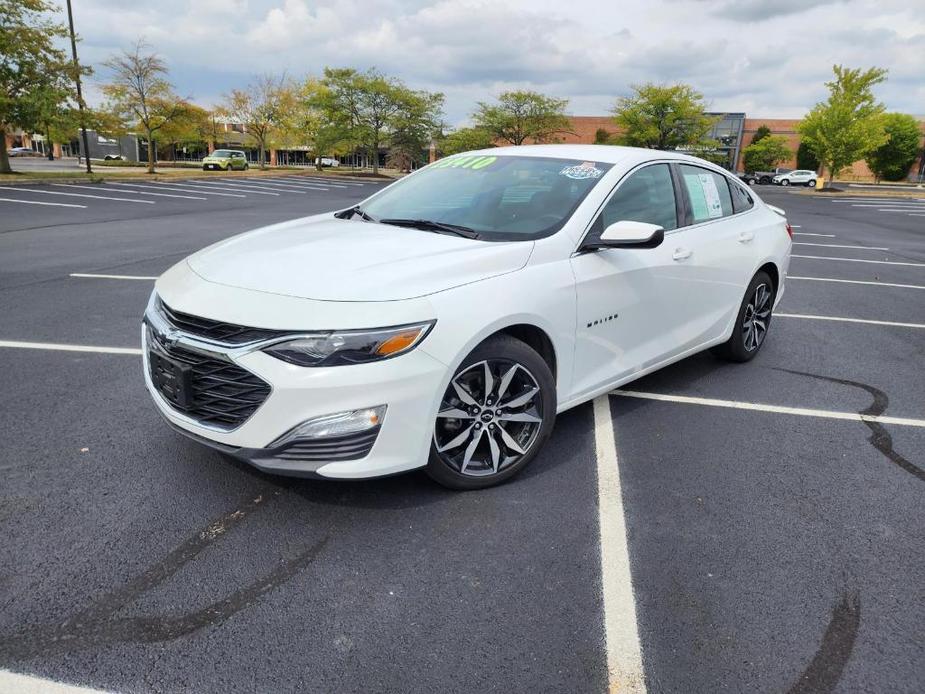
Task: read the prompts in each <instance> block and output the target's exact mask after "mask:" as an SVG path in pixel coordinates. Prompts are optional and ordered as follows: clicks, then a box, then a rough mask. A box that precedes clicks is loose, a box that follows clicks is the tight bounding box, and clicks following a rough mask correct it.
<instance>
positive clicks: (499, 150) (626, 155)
mask: <svg viewBox="0 0 925 694" xmlns="http://www.w3.org/2000/svg"><path fill="white" fill-rule="evenodd" d="M466 154H467V155H472V154H483V155H485V154H491V155H493V156H519V157H555V158H557V159H582V160H587V161H599V162H601V163H604V164H617V163H619V164H622V165H624V166H626V167H632V166H635V165H636V164H641V163H643V162H646V161H650V160H655V159H660V160H665V159H671V160H674V161H682V162H690V163H691V164H697V165H698V166H707V167H709V168H711V169H713V170H715V171H721V172H722V173H724V174H727V175H728V174H729V172H728V171H726V170H725V169H723V168H722V167H720V166H717V165H716V164H712V163H710V162H708V161H706V160H704V159H699V158H697V157H692V156H690V155H688V154H684V153H682V152H674V151H663V150H659V149H646V148H644V147H623V146H621V145H520V146H519V147H515V146H510V147H490V148H488V149H479V150H474V151H472V152H466Z"/></svg>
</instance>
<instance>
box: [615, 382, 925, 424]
mask: <svg viewBox="0 0 925 694" xmlns="http://www.w3.org/2000/svg"><path fill="white" fill-rule="evenodd" d="M610 394H611V395H617V396H619V397H621V398H639V399H641V400H658V401H661V402H674V403H680V404H684V405H703V406H705V407H723V408H730V409H735V410H752V411H755V412H773V413H776V414H791V415H796V416H798V417H820V418H822V419H843V420H847V421H853V422H877V423H879V424H896V425H898V426H907V427H925V419H912V418H909V417H887V416H884V415H872V414H861V413H859V412H841V411H838V410H821V409H814V408H809V407H788V406H784V405H767V404H764V403H758V402H745V401H742V400H722V399H719V398H701V397H692V396H689V395H671V394H668V393H644V392H640V391H638V390H623V389H620V390H614V391H611V393H610Z"/></svg>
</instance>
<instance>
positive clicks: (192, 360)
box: [148, 328, 270, 430]
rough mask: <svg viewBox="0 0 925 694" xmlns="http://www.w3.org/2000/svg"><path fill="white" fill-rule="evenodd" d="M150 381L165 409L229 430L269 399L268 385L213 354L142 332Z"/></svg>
mask: <svg viewBox="0 0 925 694" xmlns="http://www.w3.org/2000/svg"><path fill="white" fill-rule="evenodd" d="M148 347H149V351H148V366H149V370H150V375H151V381H152V382H153V383H154V387H155V388H156V389H157V391H158V392H159V393H160V394H161V396H162V397H163V398H164V399H165V400H166V401H167V402H168V403H169V405H170V407H171V408H173V409H174V410H176V411H177V412H180V413H181V414H184V415H186V416H188V417H190V418H192V419H194V420H196V421H197V422H199V423H200V424H205V425H208V426H213V427H217V428H219V429H226V430H229V429H234V428H236V427H239V426H240V425H241V424H243V423H244V422H245V420H247V418H248V417H250V416H251V415H252V414H254V412H255V411H256V410H257V408H258V407H260V405H262V404H263V402H264V400H266V399H267V397H268V396H269V395H270V385H269V384H268V383H267V382H266V381H264V380H262V379H261V378H259V377H258V376H256V375H255V374H253V373H251V372H250V371H247V370H246V369H242V368H241V367H240V366H238V365H237V364H234V363H232V362H231V361H228V360H227V359H223V358H221V357H218V356H211V355H207V354H202V353H200V352H196V351H193V350H189V349H186V348H184V347H180V346H178V345H172V344H169V343H167V342H165V341H164V340H162V339H160V337H159V336H158V335H157V334H156V333H155V332H154V331H153V330H151V329H150V328H148Z"/></svg>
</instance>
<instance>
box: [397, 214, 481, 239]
mask: <svg viewBox="0 0 925 694" xmlns="http://www.w3.org/2000/svg"><path fill="white" fill-rule="evenodd" d="M379 222H380V223H382V224H394V225H395V226H398V227H411V228H412V229H423V230H424V231H436V232H438V233H444V234H456V236H462V237H463V238H467V239H477V238H480V236H479V233H478V232H477V231H475V229H470V228H469V227H464V226H462V225H460V224H447V223H446V222H435V221H433V220H432V219H380V220H379Z"/></svg>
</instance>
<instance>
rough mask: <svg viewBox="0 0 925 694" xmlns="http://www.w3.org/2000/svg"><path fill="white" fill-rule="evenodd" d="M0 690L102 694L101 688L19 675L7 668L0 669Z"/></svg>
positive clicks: (33, 693) (31, 693)
mask: <svg viewBox="0 0 925 694" xmlns="http://www.w3.org/2000/svg"><path fill="white" fill-rule="evenodd" d="M0 692H8V693H10V694H13V693H15V694H104V692H103V691H102V690H101V689H88V688H87V687H78V686H76V685H73V684H65V683H64V682H55V681H54V680H48V679H45V678H44V677H35V676H33V675H20V674H19V673H16V672H9V671H7V670H0Z"/></svg>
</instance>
